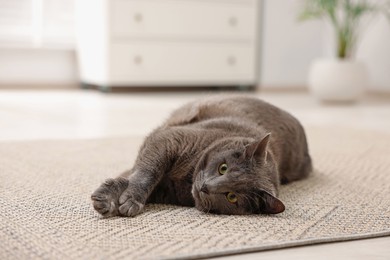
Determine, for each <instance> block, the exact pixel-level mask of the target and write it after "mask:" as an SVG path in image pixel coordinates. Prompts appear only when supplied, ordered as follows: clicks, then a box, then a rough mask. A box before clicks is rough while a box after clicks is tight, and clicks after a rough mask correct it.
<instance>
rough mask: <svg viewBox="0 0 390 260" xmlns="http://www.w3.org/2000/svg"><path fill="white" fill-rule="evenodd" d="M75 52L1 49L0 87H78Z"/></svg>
mask: <svg viewBox="0 0 390 260" xmlns="http://www.w3.org/2000/svg"><path fill="white" fill-rule="evenodd" d="M77 81H78V75H77V67H76V55H75V52H74V51H72V50H47V49H31V48H28V49H9V48H7V49H0V85H3V86H7V85H15V84H22V85H24V84H72V85H73V84H76V83H77Z"/></svg>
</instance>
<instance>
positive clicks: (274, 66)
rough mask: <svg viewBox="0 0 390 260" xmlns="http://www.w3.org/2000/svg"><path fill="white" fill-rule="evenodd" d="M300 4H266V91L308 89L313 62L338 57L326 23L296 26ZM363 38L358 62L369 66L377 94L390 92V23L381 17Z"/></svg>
mask: <svg viewBox="0 0 390 260" xmlns="http://www.w3.org/2000/svg"><path fill="white" fill-rule="evenodd" d="M301 3H302V1H300V0H290V1H285V0H265V10H264V13H265V17H264V22H265V23H264V35H263V39H264V44H263V57H262V58H261V60H262V67H261V75H262V77H261V78H262V85H263V87H264V88H278V87H283V88H289V87H291V88H294V87H303V86H305V85H306V78H307V71H308V68H309V65H310V63H311V61H312V60H313V59H316V58H321V57H329V56H334V55H335V50H334V48H335V44H334V43H335V41H334V33H333V31H332V28H331V27H330V26H328V25H327V24H326V23H325V22H323V21H307V22H297V19H296V17H297V14H298V13H299V10H300V9H299V8H300V4H301ZM363 32H364V34H363V35H362V37H361V42H360V44H359V47H358V48H357V51H356V58H357V59H358V60H362V61H364V62H366V64H367V66H368V69H369V72H370V79H371V83H370V86H369V88H370V89H371V90H375V91H385V92H390V21H388V20H386V19H385V18H384V17H378V18H377V19H375V20H374V21H371V22H370V23H369V24H368V25H367V26H366V28H364V31H363Z"/></svg>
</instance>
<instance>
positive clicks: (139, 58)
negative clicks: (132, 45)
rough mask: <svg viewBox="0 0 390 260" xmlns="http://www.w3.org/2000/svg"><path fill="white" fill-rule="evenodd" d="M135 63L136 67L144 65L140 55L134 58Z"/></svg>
mask: <svg viewBox="0 0 390 260" xmlns="http://www.w3.org/2000/svg"><path fill="white" fill-rule="evenodd" d="M134 63H135V64H136V65H141V64H142V56H140V55H136V56H134Z"/></svg>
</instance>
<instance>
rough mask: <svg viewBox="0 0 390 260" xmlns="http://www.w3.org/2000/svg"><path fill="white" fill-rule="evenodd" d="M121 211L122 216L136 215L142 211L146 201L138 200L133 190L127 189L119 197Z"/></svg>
mask: <svg viewBox="0 0 390 260" xmlns="http://www.w3.org/2000/svg"><path fill="white" fill-rule="evenodd" d="M119 205H120V206H119V213H120V214H121V215H122V216H127V217H134V216H136V215H138V214H139V213H141V212H142V209H143V208H144V203H141V202H139V201H137V200H136V199H135V198H134V196H132V194H131V191H129V190H126V191H125V192H123V194H122V195H121V196H120V198H119Z"/></svg>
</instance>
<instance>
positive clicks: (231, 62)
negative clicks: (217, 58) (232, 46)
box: [227, 56, 237, 66]
mask: <svg viewBox="0 0 390 260" xmlns="http://www.w3.org/2000/svg"><path fill="white" fill-rule="evenodd" d="M227 63H228V64H229V65H230V66H234V65H236V63H237V59H236V57H234V56H229V57H228V58H227Z"/></svg>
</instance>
